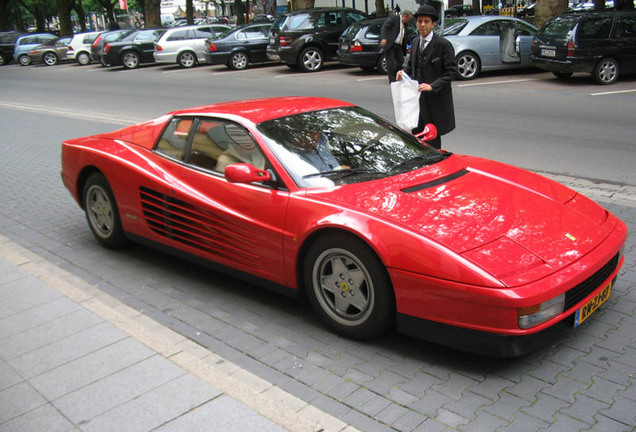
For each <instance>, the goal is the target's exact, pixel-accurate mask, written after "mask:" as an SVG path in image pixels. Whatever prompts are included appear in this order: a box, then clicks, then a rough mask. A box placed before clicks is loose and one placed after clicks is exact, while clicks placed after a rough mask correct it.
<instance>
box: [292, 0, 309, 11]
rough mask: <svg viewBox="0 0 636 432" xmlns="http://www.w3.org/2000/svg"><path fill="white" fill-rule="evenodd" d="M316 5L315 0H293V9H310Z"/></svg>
mask: <svg viewBox="0 0 636 432" xmlns="http://www.w3.org/2000/svg"><path fill="white" fill-rule="evenodd" d="M312 7H314V0H291V10H293V11H296V10H301V9H310V8H312Z"/></svg>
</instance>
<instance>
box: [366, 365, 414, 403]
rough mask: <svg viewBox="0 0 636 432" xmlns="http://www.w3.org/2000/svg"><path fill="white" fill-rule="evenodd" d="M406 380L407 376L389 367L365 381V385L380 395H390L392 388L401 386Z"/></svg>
mask: <svg viewBox="0 0 636 432" xmlns="http://www.w3.org/2000/svg"><path fill="white" fill-rule="evenodd" d="M405 381H407V378H404V377H403V376H402V375H398V374H396V373H394V372H391V371H390V370H388V369H387V370H383V371H382V372H380V374H379V375H378V376H377V377H376V378H374V379H373V380H371V381H368V382H365V387H367V388H368V389H370V390H373V391H374V392H376V393H378V394H380V395H384V396H388V394H389V392H390V391H391V389H392V388H394V387H397V386H400V385H401V384H402V383H404V382H405Z"/></svg>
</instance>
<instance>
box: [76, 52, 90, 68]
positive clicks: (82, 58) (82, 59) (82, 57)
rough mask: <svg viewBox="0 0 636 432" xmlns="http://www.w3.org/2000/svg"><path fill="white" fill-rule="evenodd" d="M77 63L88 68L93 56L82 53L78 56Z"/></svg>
mask: <svg viewBox="0 0 636 432" xmlns="http://www.w3.org/2000/svg"><path fill="white" fill-rule="evenodd" d="M77 62H78V63H79V64H81V65H82V66H86V65H87V64H89V63H90V62H91V56H89V55H88V53H85V52H81V53H79V54H78V55H77Z"/></svg>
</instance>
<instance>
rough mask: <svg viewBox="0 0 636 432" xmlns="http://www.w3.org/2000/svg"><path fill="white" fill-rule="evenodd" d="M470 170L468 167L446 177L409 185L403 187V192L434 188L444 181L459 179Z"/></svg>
mask: <svg viewBox="0 0 636 432" xmlns="http://www.w3.org/2000/svg"><path fill="white" fill-rule="evenodd" d="M469 172H470V171H468V170H467V169H462V170H460V171H457V172H456V173H453V174H450V175H447V176H446V177H442V178H438V179H437V180H433V181H431V182H428V183H422V184H419V185H417V186H411V187H408V188H404V189H402V192H405V193H413V192H418V191H421V190H423V189H428V188H432V187H435V186H439V185H442V184H444V183H448V182H451V181H453V180H455V179H458V178H460V177H461V176H463V175H466V174H468V173H469Z"/></svg>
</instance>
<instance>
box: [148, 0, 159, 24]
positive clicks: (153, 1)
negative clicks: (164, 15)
mask: <svg viewBox="0 0 636 432" xmlns="http://www.w3.org/2000/svg"><path fill="white" fill-rule="evenodd" d="M144 9H145V11H146V28H158V27H161V0H144Z"/></svg>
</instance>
